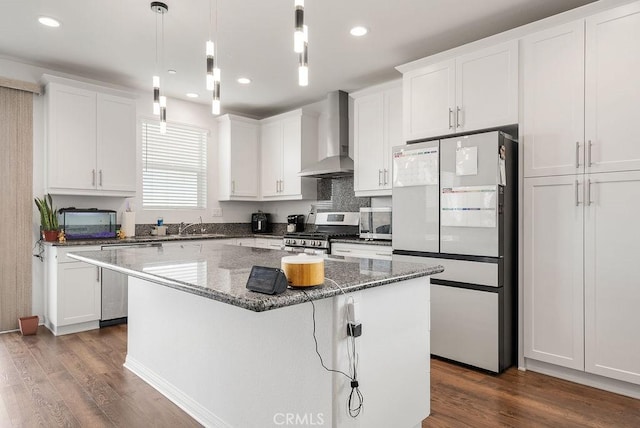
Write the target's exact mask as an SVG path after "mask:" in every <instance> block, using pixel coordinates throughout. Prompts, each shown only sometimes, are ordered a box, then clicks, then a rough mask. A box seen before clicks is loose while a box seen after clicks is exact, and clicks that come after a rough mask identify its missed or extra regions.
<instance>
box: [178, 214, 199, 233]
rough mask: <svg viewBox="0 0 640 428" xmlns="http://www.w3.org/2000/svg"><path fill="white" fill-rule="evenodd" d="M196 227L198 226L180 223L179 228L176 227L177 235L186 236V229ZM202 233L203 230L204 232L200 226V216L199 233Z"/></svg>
mask: <svg viewBox="0 0 640 428" xmlns="http://www.w3.org/2000/svg"><path fill="white" fill-rule="evenodd" d="M196 225H198V223H190V224H187V225H185V224H184V222H180V226H178V235H186V234H187V229H189V228H190V227H192V226H196ZM204 232H205V230H204V226H202V216H200V233H204Z"/></svg>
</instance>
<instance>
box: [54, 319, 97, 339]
mask: <svg viewBox="0 0 640 428" xmlns="http://www.w3.org/2000/svg"><path fill="white" fill-rule="evenodd" d="M44 325H45V327H47V328H48V329H49V330H50V331H51V333H53V335H54V336H62V335H63V334H71V333H80V332H82V331H88V330H95V329H98V328H100V323H99V321H97V320H96V321H87V322H81V323H78V324H71V325H61V326H57V325H53V324H52V323H51V322H49V321H47V322H45V324H44Z"/></svg>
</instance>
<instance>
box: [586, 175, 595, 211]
mask: <svg viewBox="0 0 640 428" xmlns="http://www.w3.org/2000/svg"><path fill="white" fill-rule="evenodd" d="M586 199H587V200H586V201H585V202H586V204H587V205H591V204H592V203H593V202H592V201H591V180H587V198H586Z"/></svg>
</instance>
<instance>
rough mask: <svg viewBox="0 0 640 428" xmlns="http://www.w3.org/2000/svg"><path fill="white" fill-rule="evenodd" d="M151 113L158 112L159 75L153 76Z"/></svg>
mask: <svg viewBox="0 0 640 428" xmlns="http://www.w3.org/2000/svg"><path fill="white" fill-rule="evenodd" d="M153 114H155V115H156V116H158V115H159V114H160V76H153Z"/></svg>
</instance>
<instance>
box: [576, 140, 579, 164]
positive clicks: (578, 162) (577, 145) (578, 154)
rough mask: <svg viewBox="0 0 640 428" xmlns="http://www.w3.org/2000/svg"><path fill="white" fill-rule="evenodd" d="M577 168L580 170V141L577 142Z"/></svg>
mask: <svg viewBox="0 0 640 428" xmlns="http://www.w3.org/2000/svg"><path fill="white" fill-rule="evenodd" d="M576 168H580V141H576Z"/></svg>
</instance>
